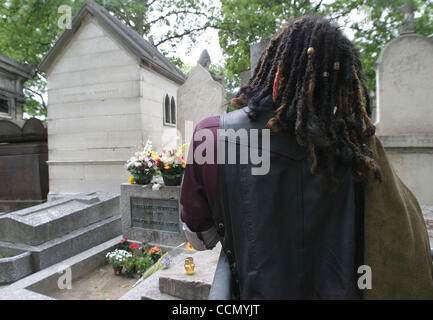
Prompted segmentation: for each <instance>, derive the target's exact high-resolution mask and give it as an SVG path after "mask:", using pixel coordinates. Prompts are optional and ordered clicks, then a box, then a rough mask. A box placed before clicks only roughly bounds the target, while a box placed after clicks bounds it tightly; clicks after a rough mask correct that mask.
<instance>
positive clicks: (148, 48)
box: [39, 0, 186, 84]
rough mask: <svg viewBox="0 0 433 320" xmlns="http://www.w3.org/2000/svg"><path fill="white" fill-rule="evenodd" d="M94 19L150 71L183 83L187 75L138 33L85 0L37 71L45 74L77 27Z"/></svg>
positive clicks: (96, 5)
mask: <svg viewBox="0 0 433 320" xmlns="http://www.w3.org/2000/svg"><path fill="white" fill-rule="evenodd" d="M89 14H90V15H91V16H93V17H94V18H95V19H96V20H97V21H98V22H99V23H100V24H101V25H102V26H103V27H104V28H106V29H107V30H108V31H109V32H111V34H112V35H113V36H114V37H115V38H117V40H119V41H120V42H122V43H123V44H124V45H125V46H126V47H127V48H128V49H130V51H131V52H132V53H133V54H135V55H136V56H137V57H138V58H139V59H140V60H141V63H143V64H144V65H146V66H148V67H150V68H152V69H153V70H155V71H156V72H158V73H159V74H161V75H163V76H165V77H167V78H169V79H171V80H173V81H175V82H177V83H179V84H182V83H184V82H185V80H186V75H185V74H184V73H183V72H182V71H181V70H179V68H177V67H176V66H175V65H174V64H173V63H172V62H171V61H170V60H168V59H167V58H166V57H165V56H164V55H163V54H162V53H161V52H159V50H158V49H157V48H156V47H155V46H154V45H152V44H151V43H150V42H149V41H147V40H145V39H144V38H143V37H142V36H141V35H139V34H138V33H137V32H135V31H134V30H132V29H131V28H129V27H128V26H126V25H125V24H124V23H122V22H121V21H120V20H119V19H117V18H116V17H114V16H113V15H111V14H110V13H109V12H108V10H106V9H105V8H103V7H102V6H100V5H99V4H97V3H96V2H94V1H93V0H86V1H85V4H84V6H83V7H82V8H81V9H80V11H79V12H78V13H77V14H76V15H75V17H74V19H73V20H72V28H71V29H68V30H66V31H65V32H64V33H63V34H62V35H61V36H60V38H59V39H58V40H57V42H56V43H55V45H54V46H53V48H51V50H50V51H49V52H48V54H47V56H46V57H45V58H44V60H43V61H42V63H41V65H40V67H39V68H40V70H42V71H47V70H48V69H49V67H50V66H51V64H52V63H53V62H54V60H55V58H56V57H57V56H58V55H59V53H60V52H61V51H62V49H63V48H65V46H66V44H67V43H68V42H69V41H70V40H71V38H72V36H73V35H74V33H75V32H76V31H77V30H78V29H79V28H80V26H81V22H82V21H83V19H84V18H85V17H86V16H87V15H89Z"/></svg>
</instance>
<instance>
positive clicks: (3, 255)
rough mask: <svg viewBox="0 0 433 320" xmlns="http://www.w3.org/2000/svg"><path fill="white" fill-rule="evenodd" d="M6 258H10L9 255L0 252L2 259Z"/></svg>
mask: <svg viewBox="0 0 433 320" xmlns="http://www.w3.org/2000/svg"><path fill="white" fill-rule="evenodd" d="M4 258H9V256H7V255H5V254H0V259H4Z"/></svg>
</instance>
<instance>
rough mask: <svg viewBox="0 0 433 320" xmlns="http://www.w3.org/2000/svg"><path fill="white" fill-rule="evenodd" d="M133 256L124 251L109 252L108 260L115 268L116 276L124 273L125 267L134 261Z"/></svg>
mask: <svg viewBox="0 0 433 320" xmlns="http://www.w3.org/2000/svg"><path fill="white" fill-rule="evenodd" d="M132 257H133V255H132V253H131V252H128V251H126V250H122V249H116V250H114V251H112V252H108V253H107V255H106V258H108V263H109V264H110V265H111V266H112V267H113V271H114V274H115V275H120V274H121V273H122V269H123V266H124V265H125V263H127V262H128V260H129V259H132Z"/></svg>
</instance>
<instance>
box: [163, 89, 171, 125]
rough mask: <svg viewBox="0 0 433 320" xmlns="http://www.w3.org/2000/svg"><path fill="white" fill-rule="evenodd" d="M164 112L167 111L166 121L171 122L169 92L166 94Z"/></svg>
mask: <svg viewBox="0 0 433 320" xmlns="http://www.w3.org/2000/svg"><path fill="white" fill-rule="evenodd" d="M164 113H165V123H171V117H170V98H169V97H168V94H166V95H165V100H164Z"/></svg>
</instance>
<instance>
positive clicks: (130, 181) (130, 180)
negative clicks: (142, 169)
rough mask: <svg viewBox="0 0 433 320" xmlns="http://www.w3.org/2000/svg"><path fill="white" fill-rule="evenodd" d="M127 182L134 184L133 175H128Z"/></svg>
mask: <svg viewBox="0 0 433 320" xmlns="http://www.w3.org/2000/svg"><path fill="white" fill-rule="evenodd" d="M128 182H129V183H130V184H134V183H135V179H134V177H133V176H130V177H129V179H128Z"/></svg>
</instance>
